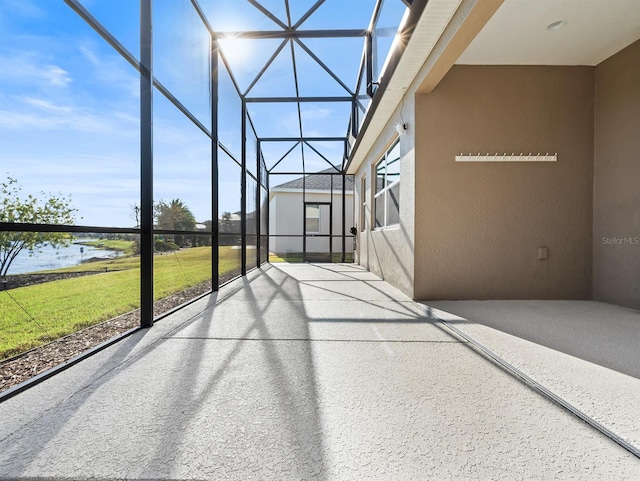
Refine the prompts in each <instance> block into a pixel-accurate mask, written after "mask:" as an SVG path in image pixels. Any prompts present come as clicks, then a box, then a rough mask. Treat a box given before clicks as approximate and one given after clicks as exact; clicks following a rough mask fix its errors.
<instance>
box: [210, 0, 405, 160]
mask: <svg viewBox="0 0 640 481" xmlns="http://www.w3.org/2000/svg"><path fill="white" fill-rule="evenodd" d="M199 3H200V4H201V6H202V9H203V11H204V13H205V15H206V16H207V17H208V21H209V23H210V25H211V26H212V28H213V30H214V32H213V35H214V36H215V38H217V39H218V40H219V41H220V46H221V50H222V52H223V54H224V57H225V58H226V59H227V63H228V65H229V69H230V70H231V72H232V74H233V76H234V78H235V79H236V81H237V83H238V88H239V90H240V92H239V95H240V96H244V98H245V100H246V106H247V111H248V112H249V116H250V118H251V119H252V121H253V124H254V126H255V129H256V133H257V136H258V138H259V139H265V138H289V137H291V138H302V139H305V140H307V139H313V138H318V137H323V138H327V137H328V138H339V139H341V142H339V143H341V144H342V145H341V148H340V149H337V150H336V152H332V160H331V164H332V165H336V166H339V167H341V166H342V165H343V164H344V155H345V152H344V148H343V145H344V141H346V138H347V136H348V129H349V124H350V121H351V115H352V111H353V108H352V99H353V95H354V94H355V93H356V84H357V80H358V77H359V76H360V68H361V63H362V55H363V51H364V46H365V39H366V32H367V30H368V29H369V25H370V23H371V19H372V16H373V13H374V10H375V8H376V5H383V8H382V10H381V16H380V18H381V19H382V20H383V25H381V27H382V28H383V29H382V30H381V31H378V32H377V33H378V34H383V35H386V34H387V33H388V31H389V29H388V28H387V23H388V22H390V23H395V25H393V26H392V27H391V29H392V30H393V29H394V28H395V29H396V30H397V27H398V23H399V21H400V20H399V19H400V18H401V17H402V14H403V13H404V11H405V10H406V6H405V4H404V3H403V1H402V0H384V1H382V0H358V1H357V2H345V1H344V0H295V1H294V0H236V1H233V2H230V1H228V0H200V2H199ZM298 24H299V25H298ZM394 31H395V30H394ZM384 38H385V39H386V38H387V37H384ZM390 38H391V39H392V38H393V32H392V35H391V37H390ZM379 46H380V50H384V49H385V48H387V43H385V42H384V41H382V42H380V43H379ZM376 54H377V55H376V58H379V56H380V55H381V52H376ZM386 54H387V52H384V55H385V56H386ZM379 67H380V66H378V68H379ZM361 92H362V91H359V92H358V93H361ZM271 99H273V100H271ZM338 99H346V101H338ZM261 145H262V146H263V149H264V151H265V154H264V157H265V161H266V164H267V166H268V168H272V166H273V165H274V163H277V162H278V160H279V159H280V157H279V156H275V157H274V156H273V155H271V154H270V153H269V151H268V147H266V144H261ZM296 149H297V150H298V149H299V150H300V153H299V154H298V155H296V156H294V155H289V156H288V157H287V159H286V162H285V161H283V162H282V167H286V168H285V170H286V171H297V172H305V171H310V170H309V169H311V171H316V170H317V169H319V168H320V167H323V168H326V167H327V166H328V164H327V162H326V161H325V160H324V159H323V155H322V154H319V153H318V152H315V151H314V150H313V149H312V148H310V147H309V146H307V147H306V148H304V149H303V147H301V146H298V147H297V148H296ZM303 150H304V152H305V154H308V155H302V152H303ZM307 151H308V152H307ZM333 157H335V159H334V158H333ZM294 158H295V159H297V161H298V165H297V167H295V168H294V165H293V160H292V159H294ZM303 159H304V161H303ZM316 164H317V165H316ZM280 167H281V166H280V165H278V169H280ZM292 169H293V170H292Z"/></svg>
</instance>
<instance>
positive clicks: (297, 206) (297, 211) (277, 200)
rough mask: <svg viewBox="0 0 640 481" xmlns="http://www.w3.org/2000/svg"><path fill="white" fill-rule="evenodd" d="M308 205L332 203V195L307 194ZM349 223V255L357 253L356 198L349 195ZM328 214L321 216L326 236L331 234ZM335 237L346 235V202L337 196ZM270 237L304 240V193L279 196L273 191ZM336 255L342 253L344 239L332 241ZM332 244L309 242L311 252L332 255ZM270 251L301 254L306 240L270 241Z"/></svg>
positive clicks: (347, 228) (279, 239)
mask: <svg viewBox="0 0 640 481" xmlns="http://www.w3.org/2000/svg"><path fill="white" fill-rule="evenodd" d="M306 201H307V202H330V201H331V195H330V194H329V193H328V192H327V193H318V192H307V195H306ZM345 209H346V212H345V219H346V223H345V224H346V232H347V240H346V244H345V249H346V252H347V253H351V252H353V240H352V238H351V234H350V233H349V229H350V228H351V226H352V225H353V194H352V193H351V194H349V193H348V194H347V195H346V205H345ZM325 214H326V213H325V212H324V210H323V211H322V212H321V215H320V224H321V225H320V229H321V232H322V233H328V232H329V219H328V216H327V215H325ZM332 224H333V235H334V236H340V235H342V199H341V195H336V194H334V196H333V215H332ZM269 234H270V235H272V234H278V235H287V236H301V235H302V234H304V201H303V196H302V192H278V191H276V190H273V191H272V192H271V197H270V200H269ZM332 242H333V245H332V250H333V252H336V253H337V252H342V239H340V238H334V239H332ZM328 248H329V244H328V240H327V239H326V238H325V239H313V238H307V252H326V251H328ZM269 250H270V251H271V252H274V253H276V254H297V253H301V252H302V251H303V240H302V237H270V238H269Z"/></svg>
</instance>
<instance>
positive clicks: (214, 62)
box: [210, 38, 220, 292]
mask: <svg viewBox="0 0 640 481" xmlns="http://www.w3.org/2000/svg"><path fill="white" fill-rule="evenodd" d="M218 48H219V47H218V41H217V40H216V39H215V38H212V39H211V53H210V55H211V58H210V60H211V217H212V219H211V249H212V252H211V289H212V290H213V291H214V292H215V291H217V290H218V289H219V287H220V258H219V256H220V225H219V221H218V219H219V218H220V204H219V199H218V196H219V188H218V177H219V175H218Z"/></svg>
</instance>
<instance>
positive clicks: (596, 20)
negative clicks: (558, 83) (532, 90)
mask: <svg viewBox="0 0 640 481" xmlns="http://www.w3.org/2000/svg"><path fill="white" fill-rule="evenodd" d="M558 20H566V22H567V24H566V25H565V26H564V27H563V28H561V29H560V30H556V31H549V30H547V26H548V25H549V24H551V23H552V22H555V21H558ZM638 39H640V0H506V1H505V2H504V3H503V4H502V6H501V7H500V8H499V9H498V11H497V12H496V13H495V15H494V16H493V17H492V18H491V20H489V22H488V23H487V25H486V26H485V27H484V28H483V30H482V31H481V32H480V33H479V34H478V36H477V37H476V38H475V39H474V40H473V42H471V44H470V45H469V47H468V48H467V50H466V51H465V52H464V53H463V54H462V55H461V56H460V58H459V59H458V61H457V62H456V63H458V64H474V65H597V64H599V63H600V62H602V61H603V60H605V59H607V58H609V57H610V56H611V55H613V54H615V53H617V52H618V51H620V50H622V49H623V48H625V47H627V46H628V45H630V44H632V43H633V42H635V41H636V40H638ZM639 61H640V60H639Z"/></svg>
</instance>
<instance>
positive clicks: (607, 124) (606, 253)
mask: <svg viewBox="0 0 640 481" xmlns="http://www.w3.org/2000/svg"><path fill="white" fill-rule="evenodd" d="M595 92H596V93H595V98H596V100H595V183H594V207H593V211H594V218H593V296H594V299H596V300H600V301H605V302H612V303H616V304H621V305H624V306H628V307H633V308H636V309H640V187H639V186H640V41H637V42H635V43H633V44H631V45H630V46H629V47H627V48H625V49H623V50H622V51H620V52H618V53H617V54H616V55H613V56H612V57H610V58H609V59H607V60H605V61H604V62H602V63H601V64H599V65H598V66H597V67H596V72H595Z"/></svg>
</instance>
